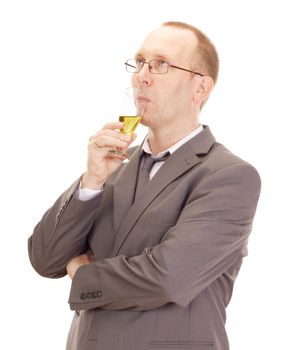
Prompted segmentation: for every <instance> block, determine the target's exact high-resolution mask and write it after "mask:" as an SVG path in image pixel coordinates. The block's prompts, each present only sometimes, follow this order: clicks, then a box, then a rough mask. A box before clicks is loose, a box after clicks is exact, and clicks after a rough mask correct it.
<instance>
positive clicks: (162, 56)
mask: <svg viewBox="0 0 290 350" xmlns="http://www.w3.org/2000/svg"><path fill="white" fill-rule="evenodd" d="M144 56H145V55H143V54H142V53H141V52H137V53H136V55H135V58H143V57H144ZM151 59H161V60H164V61H166V62H167V61H169V58H168V57H166V56H164V55H160V54H157V55H153V58H151Z"/></svg>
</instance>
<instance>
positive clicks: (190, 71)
mask: <svg viewBox="0 0 290 350" xmlns="http://www.w3.org/2000/svg"><path fill="white" fill-rule="evenodd" d="M128 61H136V58H129V59H128V60H127V61H126V62H125V66H126V71H127V72H128V73H133V74H135V73H140V72H141V70H142V68H143V67H144V64H145V63H146V64H148V66H149V71H150V73H152V74H167V73H168V70H169V67H172V68H175V69H180V70H183V71H185V72H189V73H193V74H197V75H200V76H201V77H204V74H201V73H198V72H194V71H192V70H189V69H186V68H182V67H178V66H175V65H173V64H170V63H169V62H167V61H164V60H161V59H158V58H154V59H152V60H150V61H148V62H146V61H141V62H142V66H141V68H140V70H139V71H137V72H130V71H128V68H127V67H128V66H130V67H134V66H132V65H131V64H129V63H128ZM152 61H162V62H164V63H166V64H167V71H166V72H164V73H155V72H152V70H151V69H152V67H151V66H150V62H152ZM135 68H137V67H135Z"/></svg>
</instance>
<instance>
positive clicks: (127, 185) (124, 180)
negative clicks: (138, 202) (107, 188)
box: [113, 146, 141, 232]
mask: <svg viewBox="0 0 290 350" xmlns="http://www.w3.org/2000/svg"><path fill="white" fill-rule="evenodd" d="M140 154H141V146H140V147H138V148H137V147H136V148H134V149H133V152H132V153H131V154H130V161H129V163H126V164H124V165H123V168H122V169H121V171H120V172H119V174H118V177H117V178H116V180H115V182H114V199H113V201H114V204H113V208H114V230H115V232H117V230H118V227H120V225H121V222H122V221H123V219H124V218H125V216H126V214H127V212H128V211H129V209H130V208H131V207H132V204H133V199H134V194H135V186H136V182H137V175H138V169H139V162H140Z"/></svg>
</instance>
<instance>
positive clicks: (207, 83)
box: [193, 76, 214, 104]
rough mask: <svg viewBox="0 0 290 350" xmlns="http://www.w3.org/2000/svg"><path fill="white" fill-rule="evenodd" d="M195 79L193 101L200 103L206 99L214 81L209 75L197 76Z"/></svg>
mask: <svg viewBox="0 0 290 350" xmlns="http://www.w3.org/2000/svg"><path fill="white" fill-rule="evenodd" d="M198 78H199V79H197V80H196V86H195V91H194V95H193V101H194V102H196V103H200V104H202V103H203V102H204V101H206V100H207V99H208V96H209V95H210V93H211V91H212V89H213V87H214V82H213V80H212V78H211V77H209V76H203V77H201V76H199V77H198Z"/></svg>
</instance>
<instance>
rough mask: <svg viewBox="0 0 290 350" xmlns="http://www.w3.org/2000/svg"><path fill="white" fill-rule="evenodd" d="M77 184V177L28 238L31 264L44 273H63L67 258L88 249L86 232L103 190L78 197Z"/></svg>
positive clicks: (55, 274) (46, 275) (50, 274)
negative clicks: (93, 195)
mask: <svg viewBox="0 0 290 350" xmlns="http://www.w3.org/2000/svg"><path fill="white" fill-rule="evenodd" d="M78 188H79V180H78V181H76V182H75V183H74V184H73V185H72V186H71V187H70V188H69V189H68V190H67V191H65V192H64V193H63V194H62V195H61V196H60V197H59V198H58V200H57V201H56V202H55V203H54V205H53V206H52V207H51V208H50V209H49V210H48V211H47V212H46V213H45V214H44V216H43V218H42V219H41V221H40V222H39V223H38V224H37V226H36V227H35V229H34V231H33V234H32V235H31V237H30V238H29V240H28V253H29V258H30V261H31V264H32V266H33V267H34V269H35V270H36V271H37V272H38V273H39V274H40V275H42V276H44V277H51V278H57V277H62V276H64V275H66V273H67V272H66V265H67V264H68V262H69V261H70V260H71V259H72V258H73V257H75V256H77V255H80V254H82V253H84V252H85V251H86V250H87V235H88V233H89V231H90V228H91V226H92V224H93V222H94V220H95V212H96V208H97V207H98V205H99V203H100V201H101V198H102V194H99V195H98V196H97V197H95V198H93V199H90V200H88V201H81V200H79V199H78V198H76V197H77V196H76V190H77V189H78ZM80 218H82V219H81V220H80Z"/></svg>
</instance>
